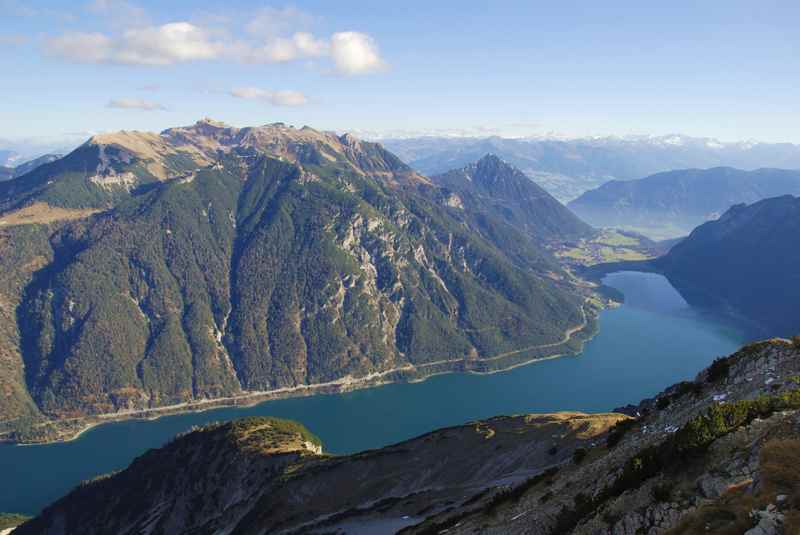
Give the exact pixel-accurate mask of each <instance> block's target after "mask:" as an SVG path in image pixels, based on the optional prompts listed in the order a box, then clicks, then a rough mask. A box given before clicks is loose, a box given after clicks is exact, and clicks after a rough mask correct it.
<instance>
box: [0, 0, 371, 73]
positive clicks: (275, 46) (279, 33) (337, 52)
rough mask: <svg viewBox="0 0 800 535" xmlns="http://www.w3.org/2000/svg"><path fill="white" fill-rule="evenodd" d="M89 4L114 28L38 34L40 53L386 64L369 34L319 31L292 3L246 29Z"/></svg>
mask: <svg viewBox="0 0 800 535" xmlns="http://www.w3.org/2000/svg"><path fill="white" fill-rule="evenodd" d="M2 1H4V0H0V2H2ZM87 9H89V11H91V12H93V13H96V14H97V15H99V16H101V17H103V18H104V19H106V21H107V24H106V25H107V26H110V27H111V28H112V31H111V32H80V31H73V32H68V33H64V34H62V35H58V36H54V37H50V38H48V39H45V41H44V50H45V52H46V53H48V54H49V55H51V56H53V57H58V58H62V59H65V60H67V61H72V62H77V63H117V64H127V65H149V66H158V65H173V64H177V63H186V62H191V61H210V60H228V61H237V62H241V63H286V62H291V61H298V60H304V59H312V58H329V59H330V61H331V62H332V63H333V71H334V72H337V73H339V74H344V75H359V74H366V73H372V72H377V71H381V70H383V69H385V68H386V62H385V61H384V60H383V59H382V58H381V55H380V52H379V50H378V45H377V43H376V42H375V40H374V39H373V38H372V37H371V36H370V35H368V34H366V33H361V32H352V31H350V32H338V33H334V34H333V35H332V36H331V37H329V38H325V37H319V36H317V35H314V34H313V33H311V32H309V31H307V29H306V28H307V27H308V26H310V25H311V22H312V21H313V19H312V17H311V16H310V15H308V14H307V13H305V12H303V11H301V10H298V9H296V8H293V7H286V8H282V9H275V8H263V9H261V10H259V11H257V12H256V14H255V16H254V17H252V18H251V20H250V22H248V23H246V24H245V23H244V22H240V25H243V26H244V28H245V29H246V32H244V31H242V30H241V29H240V30H239V31H236V30H235V29H233V28H231V27H230V23H229V22H218V23H214V22H211V21H212V20H214V19H211V18H208V17H207V18H206V19H205V22H189V21H187V20H184V21H179V22H171V23H168V24H163V25H153V24H150V23H148V22H147V20H148V18H147V14H146V13H145V12H144V10H143V9H142V8H140V7H138V6H135V5H134V4H132V3H130V2H128V0H91V1H90V3H89V4H88V6H87ZM114 29H116V31H114ZM237 36H238V37H237ZM241 36H244V37H241Z"/></svg>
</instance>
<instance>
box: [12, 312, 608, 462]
mask: <svg viewBox="0 0 800 535" xmlns="http://www.w3.org/2000/svg"><path fill="white" fill-rule="evenodd" d="M586 308H587V306H586V304H584V306H583V307H582V308H581V312H582V313H583V322H582V323H581V324H580V325H577V326H575V327H570V328H569V329H567V330H566V331H565V333H564V337H563V338H562V339H561V340H560V341H558V342H552V343H548V344H543V345H538V346H532V347H527V348H522V349H517V350H513V351H509V352H505V353H501V354H499V355H495V356H492V357H487V358H485V359H476V360H464V359H447V360H439V361H432V362H424V363H420V364H417V365H414V364H410V363H409V364H406V365H403V366H400V367H397V368H392V369H389V370H384V371H381V372H373V373H371V374H367V375H365V376H364V377H360V378H352V377H350V376H345V377H342V378H339V379H335V380H333V381H328V382H325V383H317V384H313V385H298V386H293V387H283V388H278V389H275V390H269V391H253V392H243V393H242V394H240V395H237V396H230V397H223V398H216V399H208V400H196V401H191V402H184V403H179V404H174V405H166V406H162V407H152V408H147V409H140V410H129V411H124V412H116V413H105V414H98V415H90V416H86V417H81V418H76V419H69V420H56V421H54V422H49V423H48V425H53V426H54V427H55V428H56V429H58V427H59V425H61V426H64V425H65V424H68V423H69V422H85V423H84V425H83V426H82V427H81V428H80V429H78V430H76V431H75V432H69V431H68V430H66V429H64V430H61V431H56V432H59V433H61V434H62V435H61V436H58V437H56V438H53V439H52V440H43V441H35V442H34V441H28V442H19V441H15V440H2V439H0V445H2V444H8V445H15V446H44V445H48V444H59V443H66V442H72V441H75V440H77V439H79V438H80V437H81V436H82V435H83V434H85V433H87V432H88V431H91V430H92V429H94V428H95V427H99V426H101V425H103V424H106V423H113V422H123V421H130V420H142V421H148V420H150V421H152V420H157V419H159V418H162V417H164V416H175V415H179V414H189V413H201V412H206V411H209V410H215V409H223V408H233V407H243V408H248V407H253V406H256V405H259V404H261V403H265V402H267V401H275V400H280V399H290V398H295V397H309V396H313V395H320V394H322V395H334V394H344V393H347V392H353V391H356V390H364V389H368V388H375V387H379V386H384V385H389V384H402V383H407V384H415V383H421V382H424V381H426V380H427V379H430V378H432V377H436V376H438V375H445V374H448V373H470V374H475V375H493V374H496V373H502V372H507V371H510V370H513V369H515V368H519V367H522V366H528V365H532V364H536V363H537V362H544V361H548V360H554V359H558V358H564V357H569V356H576V355H579V354H580V353H581V352H583V349H584V346H585V344H586V343H587V342H588V341H589V340H591V339H592V338H594V337H595V336H596V335H597V334H598V333H599V330H600V329H599V325H598V320H599V316H600V314H599V313H600V310H590V312H589V313H587V311H586ZM576 340H577V347H576V348H572V349H570V348H569V347H564V348H563V349H564V351H563V352H559V353H554V354H551V355H541V356H534V357H533V358H524V359H523V360H522V361H519V362H514V360H515V356H518V355H523V354H526V353H531V352H535V351H536V350H537V349H539V350H541V349H548V348H558V349H557V350H559V351H560V350H561V349H562V348H561V347H560V346H565V345H567V344H569V343H571V342H575V341H576ZM503 359H509V360H510V362H509V363H508V365H506V366H500V367H498V368H496V369H491V368H489V366H491V364H492V363H493V362H496V361H502V360H503ZM436 367H439V368H441V369H439V370H436V369H434V370H431V371H430V372H423V371H422V370H423V369H426V368H436ZM393 375H396V376H397V377H396V378H391V379H385V378H386V377H391V376H393Z"/></svg>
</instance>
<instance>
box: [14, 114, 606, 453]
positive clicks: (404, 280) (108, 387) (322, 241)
mask: <svg viewBox="0 0 800 535" xmlns="http://www.w3.org/2000/svg"><path fill="white" fill-rule="evenodd" d="M0 193H2V195H3V197H2V199H3V200H2V203H3V204H2V206H4V210H5V211H4V212H2V213H0V259H2V260H0V261H2V262H3V264H4V266H3V267H4V269H3V270H2V273H0V304H2V309H0V310H2V314H3V315H4V317H5V319H6V321H5V322H4V325H5V330H4V331H3V332H2V333H0V334H2V336H3V338H2V339H0V352H2V353H0V354H1V355H2V366H3V367H4V368H5V369H6V372H5V373H3V374H2V376H0V381H2V391H3V392H5V395H6V397H7V400H8V402H4V403H3V404H2V405H1V406H0V407H2V414H0V421H2V422H3V426H4V428H5V430H6V432H7V433H8V432H12V433H15V434H10V435H9V434H6V437H15V438H16V439H17V440H35V439H37V438H52V437H53V436H54V435H56V436H57V435H58V429H59V428H58V427H57V428H56V430H55V431H53V428H52V427H51V426H50V425H47V424H48V422H54V421H55V422H58V423H59V424H62V423H65V422H70V425H71V426H80V425H81V422H84V421H85V420H82V419H83V418H84V417H86V416H91V415H98V414H112V415H114V414H117V415H125V414H130V413H135V412H137V411H141V410H147V409H150V408H154V407H164V406H176V407H180V406H182V405H184V404H187V403H192V402H194V401H198V400H211V399H218V398H226V399H229V398H231V397H236V396H240V395H243V394H248V395H253V394H259V393H269V392H275V391H278V392H281V391H291V389H294V388H299V387H305V386H306V385H320V384H321V385H326V384H330V385H333V386H340V387H352V385H358V384H362V383H363V384H368V383H370V382H380V381H386V380H400V379H403V378H408V377H421V376H425V375H428V374H430V373H435V372H440V371H445V370H448V369H484V370H485V369H497V368H502V367H503V366H508V365H510V364H513V363H517V362H520V361H525V360H530V359H531V358H535V357H537V356H546V355H551V354H554V353H557V352H564V351H574V350H575V349H577V348H578V347H579V346H580V340H581V338H582V337H585V335H586V334H587V333H588V332H591V330H592V312H591V310H584V306H583V301H584V297H583V296H582V295H581V290H580V289H579V288H577V287H575V286H574V285H573V284H572V283H571V282H570V278H569V277H568V276H567V274H566V273H565V272H563V271H562V270H561V268H560V267H559V266H558V264H557V263H556V262H555V261H554V260H553V259H552V257H551V256H550V255H549V254H548V253H547V252H546V251H545V250H544V249H543V248H542V247H541V246H540V244H539V242H538V241H536V240H534V239H532V238H530V236H527V237H526V235H522V234H520V235H519V236H520V239H519V240H517V241H516V242H515V243H505V242H498V241H495V240H494V239H493V237H492V235H491V234H489V233H487V232H486V231H485V228H476V227H474V226H472V221H473V220H474V219H475V217H474V216H473V215H472V214H470V213H469V211H468V210H465V209H464V208H463V207H462V208H453V207H451V206H449V205H448V204H447V199H449V198H450V196H451V193H450V192H448V191H446V190H443V189H441V188H438V187H436V186H434V185H432V184H431V183H430V181H429V180H428V179H427V178H425V177H422V176H420V175H418V174H417V173H415V172H414V171H412V170H411V169H410V168H408V167H407V166H406V165H405V164H403V163H402V162H400V160H399V159H397V158H396V157H395V156H393V155H392V154H391V153H389V152H387V151H386V150H385V149H383V148H382V147H381V146H379V145H376V144H372V143H365V142H361V141H359V140H357V139H355V138H353V137H352V136H349V135H345V136H336V135H334V134H331V133H323V132H317V131H315V130H313V129H311V128H308V127H304V128H302V129H295V128H291V127H288V126H285V125H282V124H275V125H267V126H264V127H256V128H244V129H236V128H231V127H226V126H224V125H221V124H219V123H215V122H213V121H201V122H199V123H197V124H196V125H194V126H192V127H186V128H175V129H170V130H166V131H165V132H163V133H162V134H160V135H158V134H143V133H134V132H122V133H119V134H107V135H104V136H102V137H100V138H93V139H92V140H90V141H89V142H88V143H86V144H85V145H83V146H82V147H80V148H78V149H77V150H76V151H75V152H73V153H72V154H70V155H68V156H66V157H65V158H62V159H61V160H58V161H56V162H53V163H51V164H47V165H44V166H42V167H41V168H39V169H37V170H36V171H34V172H33V173H29V174H28V175H26V176H25V177H22V178H20V179H17V180H13V181H11V182H10V183H6V184H3V185H0ZM496 225H497V224H496V223H491V222H490V223H489V224H488V225H487V228H492V227H494V226H496ZM548 236H549V239H555V238H556V237H557V236H555V235H553V234H552V233H551V234H550V235H548Z"/></svg>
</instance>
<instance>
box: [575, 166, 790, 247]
mask: <svg viewBox="0 0 800 535" xmlns="http://www.w3.org/2000/svg"><path fill="white" fill-rule="evenodd" d="M786 194H792V195H800V170H796V171H789V170H782V169H757V170H755V171H742V170H739V169H733V168H730V167H715V168H712V169H683V170H675V171H668V172H665V173H658V174H655V175H651V176H648V177H646V178H642V179H639V180H627V181H621V180H614V181H611V182H607V183H605V184H603V185H602V186H600V187H599V188H597V189H594V190H591V191H587V192H586V193H584V194H582V195H581V196H580V197H578V198H577V199H575V200H573V201H572V202H570V203H569V205H568V206H569V208H570V209H571V210H573V211H574V212H575V213H576V214H577V215H579V216H580V217H581V218H583V219H584V220H585V221H588V222H589V223H591V224H592V225H596V226H602V227H620V228H627V229H630V230H638V231H641V232H643V233H644V234H647V235H649V236H651V237H654V238H667V237H675V236H681V235H686V234H688V233H689V232H691V231H692V229H694V228H695V227H696V226H698V225H700V224H702V223H704V222H706V221H708V220H710V219H716V218H717V217H719V216H720V215H721V214H722V213H724V212H725V211H726V210H727V209H728V208H730V207H731V206H733V205H735V204H741V203H746V204H750V203H753V202H756V201H760V200H762V199H766V198H769V197H777V196H779V195H786Z"/></svg>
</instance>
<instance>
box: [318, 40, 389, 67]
mask: <svg viewBox="0 0 800 535" xmlns="http://www.w3.org/2000/svg"><path fill="white" fill-rule="evenodd" d="M331 58H332V59H333V63H334V65H335V66H336V70H337V71H338V72H340V73H342V74H366V73H370V72H376V71H381V70H383V69H385V68H386V67H387V65H386V63H385V62H384V61H383V59H381V56H380V52H379V51H378V45H377V44H376V43H375V40H374V39H373V38H372V37H370V36H369V35H367V34H365V33H361V32H339V33H335V34H333V37H331Z"/></svg>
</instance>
